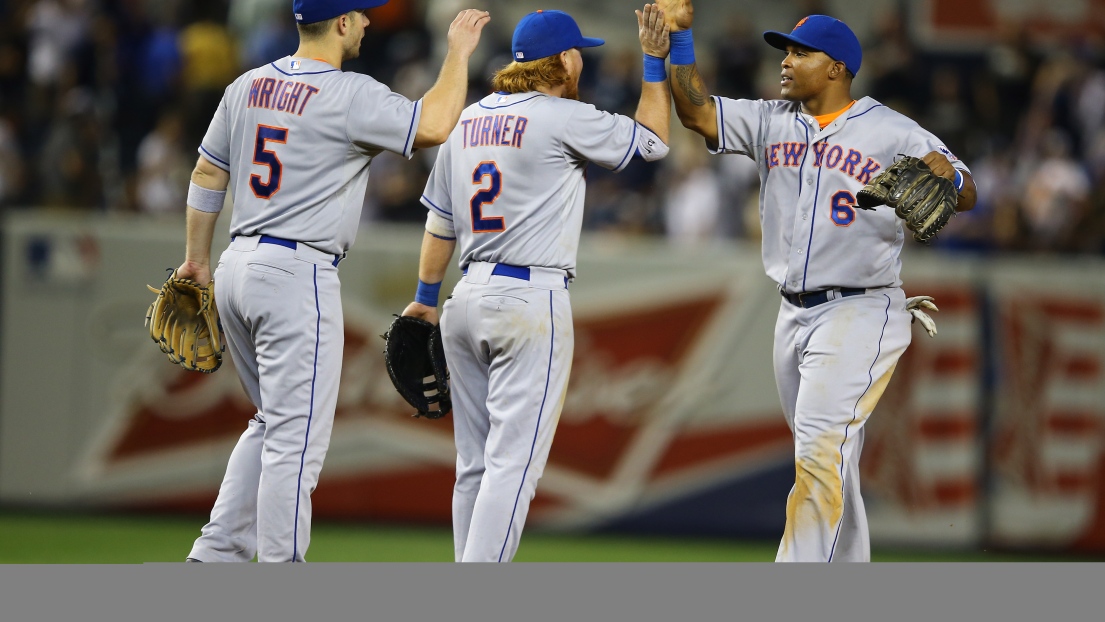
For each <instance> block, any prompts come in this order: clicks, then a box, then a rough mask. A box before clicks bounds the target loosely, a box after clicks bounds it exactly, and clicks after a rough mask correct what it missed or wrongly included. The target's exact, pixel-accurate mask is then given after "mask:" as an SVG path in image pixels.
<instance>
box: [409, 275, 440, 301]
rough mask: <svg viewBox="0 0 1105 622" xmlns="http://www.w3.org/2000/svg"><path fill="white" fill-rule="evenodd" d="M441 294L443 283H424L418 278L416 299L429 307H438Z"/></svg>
mask: <svg viewBox="0 0 1105 622" xmlns="http://www.w3.org/2000/svg"><path fill="white" fill-rule="evenodd" d="M440 295H441V283H433V284H430V283H423V282H422V279H418V289H417V290H416V291H415V293H414V301H415V302H417V303H418V304H420V305H426V306H427V307H437V299H438V297H439V296H440Z"/></svg>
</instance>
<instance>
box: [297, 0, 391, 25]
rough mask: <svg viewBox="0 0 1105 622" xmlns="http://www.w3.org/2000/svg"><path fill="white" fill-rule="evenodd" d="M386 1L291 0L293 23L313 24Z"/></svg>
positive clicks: (379, 4) (376, 5) (386, 0)
mask: <svg viewBox="0 0 1105 622" xmlns="http://www.w3.org/2000/svg"><path fill="white" fill-rule="evenodd" d="M387 3H388V0H292V13H294V14H295V23H297V24H313V23H315V22H324V21H326V20H328V19H331V18H334V17H337V16H339V15H345V14H346V13H349V12H350V11H363V10H364V9H373V8H376V7H378V6H384V5H385V4H387Z"/></svg>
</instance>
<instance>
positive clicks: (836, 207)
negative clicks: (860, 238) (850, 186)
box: [829, 190, 856, 227]
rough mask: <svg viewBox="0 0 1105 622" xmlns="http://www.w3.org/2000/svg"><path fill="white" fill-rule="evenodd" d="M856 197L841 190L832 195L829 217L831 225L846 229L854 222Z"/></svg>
mask: <svg viewBox="0 0 1105 622" xmlns="http://www.w3.org/2000/svg"><path fill="white" fill-rule="evenodd" d="M855 205H856V197H855V196H853V195H852V193H851V192H848V191H847V190H841V191H840V192H838V193H836V194H834V195H833V204H832V209H831V211H830V212H829V216H830V217H831V218H832V219H833V224H835V225H836V226H838V227H847V226H848V225H850V224H852V223H853V222H855V220H856V208H855Z"/></svg>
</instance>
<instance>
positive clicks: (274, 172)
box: [249, 125, 288, 201]
mask: <svg viewBox="0 0 1105 622" xmlns="http://www.w3.org/2000/svg"><path fill="white" fill-rule="evenodd" d="M269 141H272V142H274V143H281V144H283V143H286V142H288V128H285V127H272V126H271V125H258V126H257V140H256V141H255V142H254V145H253V163H254V164H260V165H261V166H267V167H269V179H268V181H265V182H262V181H261V176H260V175H258V174H256V173H254V174H252V175H250V176H249V187H250V188H252V189H253V195H254V196H256V197H257V198H258V199H265V200H266V201H267V200H269V199H271V198H272V195H274V194H276V193H277V192H279V191H280V175H281V173H283V172H284V167H283V165H282V164H280V158H278V157H276V152H275V151H269V150H268V149H265V147H266V146H267V144H266V143H268V142H269Z"/></svg>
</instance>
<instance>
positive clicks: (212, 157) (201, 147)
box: [200, 145, 230, 171]
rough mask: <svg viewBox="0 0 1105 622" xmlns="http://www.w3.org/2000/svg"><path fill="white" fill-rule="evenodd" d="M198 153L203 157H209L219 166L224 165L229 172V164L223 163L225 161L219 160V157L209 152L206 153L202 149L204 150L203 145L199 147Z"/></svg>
mask: <svg viewBox="0 0 1105 622" xmlns="http://www.w3.org/2000/svg"><path fill="white" fill-rule="evenodd" d="M200 151H202V152H203V154H204V155H206V156H210V157H211V159H213V160H215V161H216V162H217V163H219V164H225V165H226V166H227V170H228V171H229V170H230V168H229V167H230V162H227V161H225V160H221V159H219V157H218V156H216V155H215V154H213V153H211V152H210V151H208V150H206V149H204V148H203V145H200Z"/></svg>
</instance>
